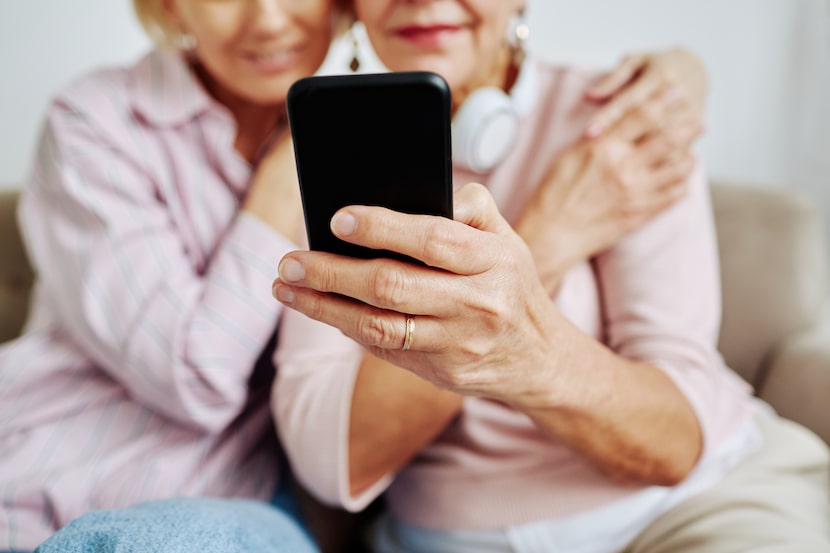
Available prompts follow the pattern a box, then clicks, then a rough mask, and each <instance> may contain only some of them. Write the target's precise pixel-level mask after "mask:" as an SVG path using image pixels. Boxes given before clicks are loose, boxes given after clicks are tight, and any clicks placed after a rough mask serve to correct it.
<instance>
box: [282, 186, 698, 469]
mask: <svg viewBox="0 0 830 553" xmlns="http://www.w3.org/2000/svg"><path fill="white" fill-rule="evenodd" d="M456 213H457V214H458V215H457V216H458V219H459V221H463V223H465V224H460V223H459V222H452V221H442V220H440V219H438V218H430V217H423V216H410V215H401V214H394V213H391V212H389V211H387V210H383V209H381V208H369V207H351V208H347V209H345V210H343V211H341V212H340V213H339V214H338V215H337V216H336V217H335V220H334V221H333V228H334V229H335V232H336V233H337V234H338V236H340V237H341V238H343V239H346V240H348V241H351V242H354V243H360V244H362V245H366V246H369V247H376V248H377V247H382V248H388V249H391V250H393V251H400V252H401V253H406V254H407V255H412V256H414V257H417V258H419V259H421V260H422V261H424V262H425V263H427V265H428V267H416V266H411V265H406V264H402V263H399V262H396V261H392V260H383V259H380V260H369V261H365V260H351V259H344V258H338V257H337V256H331V255H329V254H323V253H319V252H294V253H292V254H289V256H287V257H286V258H285V259H284V260H283V262H282V264H281V269H287V268H288V265H287V264H290V263H294V262H296V263H299V264H300V265H301V266H302V267H303V271H304V274H302V275H300V274H299V273H297V272H293V270H288V271H285V270H281V273H280V274H281V275H282V276H281V279H280V280H279V281H277V283H276V286H275V295H276V296H277V298H278V299H280V301H282V302H284V303H286V304H287V305H290V306H292V307H294V308H295V309H298V310H300V311H301V312H304V313H306V314H309V315H311V316H313V317H315V318H316V319H318V320H321V321H324V322H327V323H328V324H332V325H334V326H335V327H337V328H339V329H340V330H341V331H343V332H344V333H345V334H346V335H348V336H351V337H353V338H354V339H356V340H357V341H359V342H360V343H362V344H364V345H365V346H366V347H368V348H369V349H370V351H372V352H373V353H374V354H375V355H377V356H379V357H382V358H385V359H387V360H388V361H390V362H392V363H394V364H396V365H398V366H401V367H404V368H407V369H409V370H411V371H412V372H414V373H416V374H418V375H419V376H421V377H422V378H424V379H426V380H429V381H431V382H433V383H435V384H436V385H438V386H440V387H444V388H448V389H452V390H454V391H456V392H460V393H463V394H465V395H475V396H481V397H488V398H492V399H496V400H499V401H503V402H505V403H508V404H510V405H513V406H514V407H516V408H518V409H521V410H523V411H524V412H526V413H528V414H530V415H531V416H534V418H535V420H537V424H539V425H540V426H542V428H543V429H546V430H549V431H551V432H555V433H557V435H559V436H560V438H562V439H565V440H566V441H567V442H568V443H569V444H570V445H572V446H573V447H575V448H577V449H579V450H580V451H583V452H584V453H585V454H586V455H588V456H590V457H591V458H592V459H593V460H594V461H595V462H596V463H597V464H598V465H599V466H600V467H602V468H603V469H604V470H606V471H608V472H610V473H613V474H617V475H619V474H620V473H622V474H624V475H625V476H626V477H628V478H632V479H637V480H640V481H644V482H649V483H667V482H673V481H676V480H677V479H678V478H681V477H682V476H684V475H685V473H686V472H688V470H690V468H691V467H692V466H693V465H694V463H695V461H696V459H697V457H698V455H699V452H700V441H701V440H700V434H699V431H696V429H697V420H696V418H695V414H694V412H693V411H692V410H691V409H690V407H689V404H688V402H687V401H686V400H685V398H684V396H683V395H682V394H681V393H680V391H679V390H678V389H677V388H676V387H675V386H674V385H673V384H672V383H671V382H670V381H668V379H665V378H663V377H662V375H661V374H660V373H658V372H657V369H656V368H648V367H647V366H646V365H645V364H644V365H642V366H641V365H637V364H632V362H630V361H627V360H625V359H622V358H620V357H619V356H616V355H614V354H612V353H610V352H605V353H603V352H602V350H600V349H598V348H601V347H602V346H600V345H599V344H597V343H596V342H593V341H592V340H590V339H588V338H579V336H578V334H576V332H575V330H574V329H573V327H572V326H571V325H570V324H569V323H567V321H565V320H564V318H563V317H562V316H561V315H560V314H559V313H558V312H557V311H556V310H555V308H554V307H553V305H552V303H551V302H550V301H549V299H548V296H547V293H546V292H545V290H544V288H543V287H542V285H541V283H540V282H539V280H538V278H537V277H536V275H535V273H534V271H533V262H532V261H531V258H530V255H529V252H528V251H527V249H526V248H525V247H524V245H523V243H522V242H521V240H520V239H519V238H518V236H516V235H515V233H513V231H512V229H510V227H509V225H507V223H506V222H505V221H504V220H503V219H502V218H501V216H500V215H499V214H498V212H497V210H496V208H495V206H494V205H493V204H492V200H491V199H490V198H489V195H488V194H487V193H486V192H485V191H484V190H483V189H481V188H480V187H465V188H464V189H463V190H462V191H461V192H460V193H459V194H458V202H457V204H456ZM429 267H436V268H439V269H440V270H436V269H432V268H429ZM287 275H290V277H299V278H298V279H297V280H294V279H293V278H289V277H287ZM322 275H327V277H323V278H322V279H321V277H322ZM332 275H336V277H337V278H336V279H331V278H328V277H331V276H332ZM370 275H371V276H370ZM287 279H288V281H289V282H286V280H287ZM332 282H337V286H332V285H331V283H332ZM390 284H394V285H393V286H390ZM329 292H336V293H337V295H333V294H330V293H329ZM342 295H345V296H351V297H354V298H357V299H360V300H361V301H362V302H364V303H355V302H352V301H350V300H347V299H345V298H343V297H342ZM402 313H414V314H416V321H417V322H416V327H415V328H416V330H415V336H414V340H413V343H412V349H410V350H409V351H406V352H403V351H401V350H400V347H401V344H402V343H403V338H404V328H403V324H402V321H403V320H404V315H402ZM597 361H599V362H600V366H594V363H595V362H597ZM635 365H636V366H635ZM612 372H613V373H614V374H616V375H620V376H618V378H616V379H610V378H603V377H605V376H607V374H608V373H612ZM620 378H625V379H626V380H625V382H626V383H627V384H628V385H627V386H626V387H625V388H624V390H625V391H627V392H630V394H629V395H623V394H618V392H619V390H620V388H619V382H620V380H619V379H620ZM655 396H656V397H655ZM609 397H615V398H617V401H614V402H611V403H610V404H609V403H608V402H606V401H603V400H604V399H606V398H609ZM543 412H544V416H542V413H543ZM655 420H657V421H659V422H658V423H655ZM574 421H579V422H580V423H582V422H583V421H584V424H583V426H582V427H581V429H582V430H583V431H584V432H583V433H582V434H580V435H578V436H577V435H576V434H573V433H564V434H559V431H558V430H557V429H558V428H559V427H561V426H562V425H567V424H570V423H573V422H574ZM678 429H680V430H683V429H686V430H689V431H688V432H686V431H678ZM588 430H590V431H588ZM608 444H613V445H615V446H618V447H619V446H620V445H623V446H625V447H620V448H618V449H615V450H612V449H611V448H610V447H608ZM621 457H622V458H623V459H622V461H621V459H620V458H621Z"/></svg>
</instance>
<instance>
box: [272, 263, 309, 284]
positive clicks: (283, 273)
mask: <svg viewBox="0 0 830 553" xmlns="http://www.w3.org/2000/svg"><path fill="white" fill-rule="evenodd" d="M277 271H278V272H279V275H280V278H281V279H282V280H284V281H286V282H297V281H299V280H302V279H304V278H305V269H304V268H303V266H302V265H301V264H300V262H299V261H296V260H294V259H291V258H289V259H283V260H282V261H281V262H280V266H279V267H278V268H277Z"/></svg>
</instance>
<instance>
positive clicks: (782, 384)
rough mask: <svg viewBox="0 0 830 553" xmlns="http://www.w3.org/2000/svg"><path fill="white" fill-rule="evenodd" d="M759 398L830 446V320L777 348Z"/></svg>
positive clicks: (771, 358)
mask: <svg viewBox="0 0 830 553" xmlns="http://www.w3.org/2000/svg"><path fill="white" fill-rule="evenodd" d="M758 395H759V396H760V397H761V398H762V399H764V400H766V401H767V402H768V403H769V404H770V405H772V406H773V407H774V408H775V410H776V411H778V413H779V414H780V415H782V416H784V417H787V418H789V419H792V420H794V421H796V422H798V423H800V424H802V425H804V426H806V427H807V428H809V429H810V430H812V431H813V432H815V433H816V434H818V435H819V436H821V437H822V438H823V439H824V441H825V442H827V443H828V444H830V401H828V398H830V317H825V320H824V321H823V323H822V324H820V325H818V326H816V327H814V328H811V329H810V330H807V331H805V332H802V333H800V334H796V335H795V336H793V337H791V338H789V339H788V340H786V341H784V342H783V343H782V344H781V345H780V346H779V347H778V348H776V350H775V351H774V352H773V353H772V355H771V356H770V358H769V361H768V364H767V373H766V378H764V381H763V383H762V385H761V386H760V389H759V393H758Z"/></svg>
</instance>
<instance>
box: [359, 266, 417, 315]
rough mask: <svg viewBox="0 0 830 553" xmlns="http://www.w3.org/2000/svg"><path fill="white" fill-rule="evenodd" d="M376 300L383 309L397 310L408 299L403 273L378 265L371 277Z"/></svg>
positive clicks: (370, 281)
mask: <svg viewBox="0 0 830 553" xmlns="http://www.w3.org/2000/svg"><path fill="white" fill-rule="evenodd" d="M369 283H370V286H371V287H372V290H373V293H374V295H375V298H376V299H377V301H378V303H379V305H381V306H382V307H385V308H388V309H393V310H397V308H398V307H400V306H401V305H403V304H404V303H405V301H406V297H407V290H408V286H407V282H406V278H405V277H404V275H403V273H401V272H400V271H398V270H397V269H395V268H390V267H388V266H386V265H378V266H377V267H375V269H374V270H373V271H372V273H371V276H370V277H369Z"/></svg>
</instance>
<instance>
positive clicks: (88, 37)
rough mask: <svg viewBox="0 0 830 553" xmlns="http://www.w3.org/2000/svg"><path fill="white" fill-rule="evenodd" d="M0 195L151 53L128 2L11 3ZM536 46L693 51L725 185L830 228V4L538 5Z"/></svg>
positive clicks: (706, 150) (538, 1)
mask: <svg viewBox="0 0 830 553" xmlns="http://www.w3.org/2000/svg"><path fill="white" fill-rule="evenodd" d="M2 4H3V6H2V7H3V15H2V17H0V75H2V76H3V80H2V83H3V84H2V85H0V187H3V186H6V187H8V186H16V185H17V184H18V183H19V182H20V181H21V180H22V179H23V178H25V175H26V173H27V171H28V164H29V159H30V156H31V154H32V149H33V146H34V142H35V139H36V136H37V132H38V127H39V121H40V118H41V116H42V113H43V110H44V108H45V106H46V104H47V102H48V100H49V98H50V97H51V95H52V94H53V93H54V92H55V91H56V90H57V89H58V88H60V87H61V86H62V85H63V84H65V83H66V82H68V81H69V80H71V79H72V78H73V77H75V76H77V75H79V74H81V73H83V72H85V71H87V70H89V69H92V68H95V67H99V66H102V65H108V64H118V63H125V62H129V61H131V60H133V59H135V58H136V57H137V56H138V55H140V53H141V52H142V51H144V50H145V49H146V48H147V47H148V42H147V40H146V39H145V38H144V36H143V34H142V32H141V29H140V28H139V26H138V25H137V23H136V22H135V20H134V18H133V16H132V12H131V6H130V2H129V0H117V1H113V0H71V1H70V2H67V1H66V0H28V1H26V2H11V1H10V0H3V2H2ZM528 18H529V22H530V24H531V48H532V49H533V50H534V51H536V52H538V53H539V54H541V55H542V56H544V57H547V58H550V59H554V60H565V61H572V62H578V63H585V64H590V65H595V66H609V65H612V64H614V63H616V61H617V60H618V59H619V57H620V56H621V55H622V53H623V52H627V51H634V50H640V49H647V48H658V47H667V46H672V45H677V44H682V45H685V46H687V47H689V48H691V49H692V50H694V51H695V52H697V53H698V54H699V55H700V56H701V57H702V58H703V60H704V62H705V63H706V65H707V67H708V70H709V73H710V79H711V96H710V100H709V107H708V116H707V129H708V132H707V135H706V136H705V138H704V139H703V140H702V142H701V146H700V148H701V151H702V153H703V155H704V157H705V158H706V160H707V163H708V166H709V168H710V173H711V174H712V175H714V176H715V177H720V178H729V179H733V180H738V181H749V182H755V183H759V184H763V185H767V186H781V187H787V188H792V189H797V190H799V191H801V192H803V193H804V194H807V195H809V196H810V197H812V198H813V199H814V201H815V202H817V204H818V205H819V207H820V209H821V210H822V211H823V212H824V213H825V218H826V219H830V102H829V101H830V0H578V1H573V0H570V1H568V0H531V3H530V10H529V16H528Z"/></svg>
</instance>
